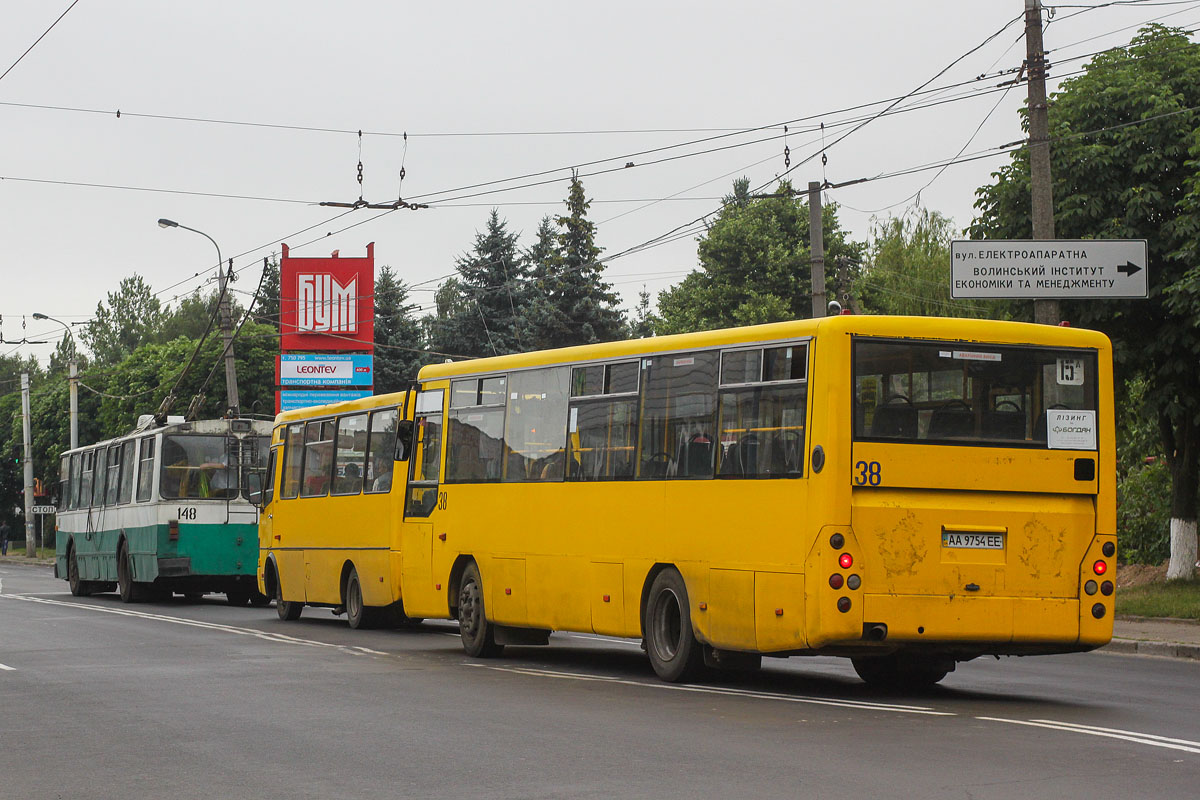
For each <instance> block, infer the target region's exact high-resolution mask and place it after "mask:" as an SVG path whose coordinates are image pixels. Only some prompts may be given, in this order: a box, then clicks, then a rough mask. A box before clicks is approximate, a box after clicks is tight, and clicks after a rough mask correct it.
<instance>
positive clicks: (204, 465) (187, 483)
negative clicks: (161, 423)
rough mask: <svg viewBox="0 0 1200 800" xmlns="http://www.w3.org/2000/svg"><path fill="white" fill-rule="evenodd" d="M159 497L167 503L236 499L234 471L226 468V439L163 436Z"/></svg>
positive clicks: (221, 437) (208, 436)
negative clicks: (183, 499)
mask: <svg viewBox="0 0 1200 800" xmlns="http://www.w3.org/2000/svg"><path fill="white" fill-rule="evenodd" d="M159 493H160V494H161V495H162V496H163V497H164V498H166V499H175V498H201V499H205V498H211V499H220V500H228V499H231V498H234V497H237V493H238V486H237V470H236V467H230V466H229V450H228V438H227V437H225V436H215V435H200V434H186V435H165V436H163V446H162V477H161V478H160V480H159Z"/></svg>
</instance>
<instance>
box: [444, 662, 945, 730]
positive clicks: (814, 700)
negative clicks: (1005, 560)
mask: <svg viewBox="0 0 1200 800" xmlns="http://www.w3.org/2000/svg"><path fill="white" fill-rule="evenodd" d="M467 666H470V667H480V668H483V669H491V670H496V671H497V672H514V673H517V674H518V675H530V676H533V677H537V678H562V679H564V680H573V681H594V682H599V683H615V684H620V685H623V686H636V687H638V688H641V689H664V690H667V691H675V692H696V693H700V694H719V695H728V696H733V697H752V698H756V699H758V700H782V701H784V702H788V703H805V704H808V705H818V706H836V707H838V708H853V709H857V710H859V711H891V712H895V713H901V714H924V715H927V716H934V717H956V716H958V715H957V714H955V713H954V712H953V711H934V710H933V709H931V708H928V707H925V706H904V705H895V704H892V703H872V702H870V701H867V700H829V699H824V698H819V697H807V696H804V695H792V694H779V693H775V692H759V691H753V690H750V689H732V688H721V687H715V686H695V685H691V684H674V683H649V682H645V681H633V680H628V679H626V678H617V677H613V676H609V675H589V674H587V673H582V672H556V671H553V670H543V669H535V668H532V667H497V666H491V665H487V664H467Z"/></svg>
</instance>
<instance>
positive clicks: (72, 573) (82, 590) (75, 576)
mask: <svg viewBox="0 0 1200 800" xmlns="http://www.w3.org/2000/svg"><path fill="white" fill-rule="evenodd" d="M67 585H68V586H70V587H71V594H73V595H75V596H76V597H87V596H88V595H90V594H91V593H92V584H91V582H90V581H84V580H80V579H79V559H78V558H76V556H75V543H74V542H72V543H71V546H70V547H69V548H67Z"/></svg>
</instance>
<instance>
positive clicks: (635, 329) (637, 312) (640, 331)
mask: <svg viewBox="0 0 1200 800" xmlns="http://www.w3.org/2000/svg"><path fill="white" fill-rule="evenodd" d="M657 321H658V317H656V316H655V315H654V309H652V308H651V307H650V292H648V291H647V290H646V288H645V287H644V286H643V287H642V290H641V291H640V292H638V304H637V308H635V309H634V311H633V322H632V324H631V325H630V326H629V335H630V336H632V337H633V338H634V339H645V338H646V337H648V336H653V335H654V324H655V323H656V322H657Z"/></svg>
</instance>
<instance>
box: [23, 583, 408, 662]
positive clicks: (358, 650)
mask: <svg viewBox="0 0 1200 800" xmlns="http://www.w3.org/2000/svg"><path fill="white" fill-rule="evenodd" d="M0 597H4V598H8V599H10V600H24V601H25V602H27V603H44V604H46V605H52V606H62V607H64V608H70V609H82V610H85V611H99V612H102V613H105V614H119V615H121V616H125V617H139V618H141V619H150V620H156V621H158V622H170V623H173V624H175V625H187V626H189V627H192V628H203V629H205V630H212V631H219V632H221V633H233V634H237V635H238V636H253V637H255V638H256V639H263V640H265V641H268V642H278V643H281V644H295V645H302V646H304V647H331V648H333V649H335V650H340V651H342V652H344V653H350V654H352V655H372V656H386V655H388V653H384V652H382V651H380V650H372V649H370V648H368V647H358V646H353V645H344V644H334V643H332V642H320V641H317V640H315V639H301V638H299V637H297V636H288V635H287V634H284V633H273V632H271V631H260V630H257V629H255V628H239V627H238V626H236V625H222V624H220V623H216V622H202V621H200V620H195V619H186V618H185V617H172V616H168V615H166V614H151V613H149V612H146V611H134V610H133V609H128V608H108V607H105V606H93V605H88V604H86V603H69V602H64V601H62V600H50V599H47V598H44V597H29V596H26V595H19V594H0Z"/></svg>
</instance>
